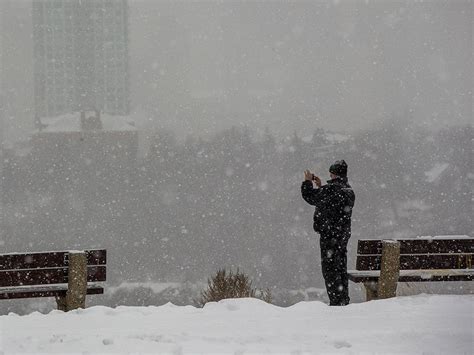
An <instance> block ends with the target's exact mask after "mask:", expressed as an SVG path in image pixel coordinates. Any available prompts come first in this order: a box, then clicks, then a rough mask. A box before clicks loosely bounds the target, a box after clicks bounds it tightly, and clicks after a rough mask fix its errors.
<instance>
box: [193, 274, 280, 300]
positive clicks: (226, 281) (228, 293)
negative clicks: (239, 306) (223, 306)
mask: <svg viewBox="0 0 474 355" xmlns="http://www.w3.org/2000/svg"><path fill="white" fill-rule="evenodd" d="M207 284H208V286H207V289H206V290H204V291H202V292H201V299H200V300H199V301H198V303H199V305H200V306H204V305H205V304H206V303H207V302H217V301H220V300H223V299H227V298H244V297H253V298H258V299H261V300H263V301H265V302H267V303H271V293H270V290H269V289H266V290H265V291H262V290H258V289H256V288H252V281H250V279H249V277H248V276H247V275H245V274H244V273H243V272H239V270H238V269H237V272H236V273H235V274H234V273H233V272H232V270H230V271H229V272H228V273H227V271H226V270H225V269H221V270H218V271H217V273H216V275H214V277H212V278H211V279H208V280H207Z"/></svg>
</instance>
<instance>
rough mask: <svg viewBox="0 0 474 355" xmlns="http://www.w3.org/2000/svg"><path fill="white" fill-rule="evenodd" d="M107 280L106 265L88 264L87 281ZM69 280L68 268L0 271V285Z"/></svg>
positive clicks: (25, 284)
mask: <svg viewBox="0 0 474 355" xmlns="http://www.w3.org/2000/svg"><path fill="white" fill-rule="evenodd" d="M105 280H106V266H88V267H87V282H98V281H105ZM67 282H68V268H67V267H60V268H47V269H46V268H45V269H22V270H5V271H0V287H11V286H32V285H45V284H46V285H47V284H62V283H67Z"/></svg>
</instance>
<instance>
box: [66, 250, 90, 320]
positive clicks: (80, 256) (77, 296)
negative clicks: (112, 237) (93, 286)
mask: <svg viewBox="0 0 474 355" xmlns="http://www.w3.org/2000/svg"><path fill="white" fill-rule="evenodd" d="M86 294H87V257H86V253H85V252H83V251H74V252H72V251H71V252H69V271H68V290H67V293H66V310H67V311H71V310H73V309H77V308H85V307H86Z"/></svg>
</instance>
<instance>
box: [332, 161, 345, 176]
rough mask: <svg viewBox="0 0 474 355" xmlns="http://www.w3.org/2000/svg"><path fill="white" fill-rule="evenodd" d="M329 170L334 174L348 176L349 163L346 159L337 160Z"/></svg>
mask: <svg viewBox="0 0 474 355" xmlns="http://www.w3.org/2000/svg"><path fill="white" fill-rule="evenodd" d="M329 172H330V173H333V174H334V175H337V176H341V177H346V176H347V164H346V162H345V161H344V160H337V161H336V162H335V163H334V164H332V165H331V167H330V168H329Z"/></svg>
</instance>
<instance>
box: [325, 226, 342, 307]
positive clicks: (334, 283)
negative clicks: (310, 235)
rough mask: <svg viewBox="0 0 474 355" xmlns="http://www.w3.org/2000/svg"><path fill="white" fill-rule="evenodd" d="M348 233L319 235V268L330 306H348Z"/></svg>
mask: <svg viewBox="0 0 474 355" xmlns="http://www.w3.org/2000/svg"><path fill="white" fill-rule="evenodd" d="M349 237H350V233H341V234H339V235H336V234H334V233H321V238H320V241H319V243H320V246H321V266H322V269H323V277H324V281H325V283H326V291H327V293H328V296H329V301H330V303H329V305H330V306H345V305H347V304H349V285H348V284H349V280H348V278H347V242H348V241H349Z"/></svg>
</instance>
